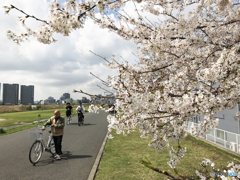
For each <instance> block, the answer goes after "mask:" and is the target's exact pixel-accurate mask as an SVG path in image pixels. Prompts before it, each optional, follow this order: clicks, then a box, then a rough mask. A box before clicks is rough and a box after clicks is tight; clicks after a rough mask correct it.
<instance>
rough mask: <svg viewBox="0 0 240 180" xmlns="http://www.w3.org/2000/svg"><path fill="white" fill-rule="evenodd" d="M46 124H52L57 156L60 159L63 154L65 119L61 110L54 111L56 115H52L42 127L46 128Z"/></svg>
mask: <svg viewBox="0 0 240 180" xmlns="http://www.w3.org/2000/svg"><path fill="white" fill-rule="evenodd" d="M46 125H51V131H52V136H53V140H54V144H55V150H56V154H55V156H54V157H55V158H56V159H57V160H60V159H61V157H60V155H62V138H63V133H64V130H63V129H64V125H65V119H64V118H63V117H61V116H60V111H59V110H56V111H54V116H52V117H51V118H50V119H49V120H48V121H47V122H46V123H45V124H44V125H43V127H42V130H45V126H46Z"/></svg>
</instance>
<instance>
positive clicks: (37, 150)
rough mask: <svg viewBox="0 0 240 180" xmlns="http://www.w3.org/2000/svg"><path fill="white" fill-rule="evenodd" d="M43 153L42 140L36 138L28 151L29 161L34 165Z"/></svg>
mask: <svg viewBox="0 0 240 180" xmlns="http://www.w3.org/2000/svg"><path fill="white" fill-rule="evenodd" d="M42 153H43V145H42V142H41V141H39V140H37V141H35V142H34V143H33V145H32V147H31V148H30V151H29V161H30V162H31V163H32V164H33V165H35V164H36V163H37V162H38V161H39V159H40V158H41V156H42Z"/></svg>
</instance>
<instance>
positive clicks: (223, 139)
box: [185, 122, 240, 154]
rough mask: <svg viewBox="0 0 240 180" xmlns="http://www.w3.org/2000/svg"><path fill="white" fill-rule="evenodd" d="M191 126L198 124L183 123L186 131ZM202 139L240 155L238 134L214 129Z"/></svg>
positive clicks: (239, 137)
mask: <svg viewBox="0 0 240 180" xmlns="http://www.w3.org/2000/svg"><path fill="white" fill-rule="evenodd" d="M192 125H194V126H198V124H197V123H194V122H187V123H185V126H187V130H188V131H189V129H190V127H191V126H192ZM203 138H204V139H206V140H208V141H211V142H214V143H216V144H218V145H221V146H223V147H225V148H227V149H229V150H231V151H234V152H237V153H239V154H240V135H239V134H236V133H232V132H229V131H225V130H223V129H218V128H215V129H213V130H211V131H209V133H208V134H206V136H205V137H203Z"/></svg>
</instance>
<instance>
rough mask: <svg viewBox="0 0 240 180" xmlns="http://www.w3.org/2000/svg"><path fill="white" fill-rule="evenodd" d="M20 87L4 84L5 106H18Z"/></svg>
mask: <svg viewBox="0 0 240 180" xmlns="http://www.w3.org/2000/svg"><path fill="white" fill-rule="evenodd" d="M18 94H19V85H18V84H3V99H2V101H3V102H2V103H3V105H17V104H18Z"/></svg>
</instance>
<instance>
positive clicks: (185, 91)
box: [4, 0, 240, 167]
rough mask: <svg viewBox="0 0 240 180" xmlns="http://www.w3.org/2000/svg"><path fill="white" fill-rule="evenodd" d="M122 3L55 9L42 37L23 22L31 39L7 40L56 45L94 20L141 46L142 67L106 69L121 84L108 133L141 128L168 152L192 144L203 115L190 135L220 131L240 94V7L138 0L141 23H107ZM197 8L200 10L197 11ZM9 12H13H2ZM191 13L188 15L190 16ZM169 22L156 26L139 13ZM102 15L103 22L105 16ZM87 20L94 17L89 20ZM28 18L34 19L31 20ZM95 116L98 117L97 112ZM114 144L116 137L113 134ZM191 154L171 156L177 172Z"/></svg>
mask: <svg viewBox="0 0 240 180" xmlns="http://www.w3.org/2000/svg"><path fill="white" fill-rule="evenodd" d="M126 2H127V1H124V0H116V1H111V0H93V1H92V0H91V1H90V0H87V1H84V2H83V1H76V0H71V1H66V2H65V3H64V4H61V3H59V2H58V0H52V1H50V2H49V17H48V19H47V20H44V21H42V22H41V25H40V26H39V28H38V29H36V30H31V29H29V28H28V27H27V26H26V25H25V22H26V19H23V18H20V19H19V20H20V21H21V22H22V24H23V26H24V27H26V30H27V31H26V33H23V34H22V35H16V34H15V33H13V32H12V31H10V30H8V31H7V34H8V37H9V38H10V39H12V40H14V41H15V42H17V43H19V42H22V41H24V40H25V39H24V38H26V37H28V36H30V35H33V36H35V37H36V38H37V39H38V40H39V41H40V42H42V43H52V42H55V41H56V40H55V39H54V38H53V37H52V36H53V34H54V33H61V34H63V35H66V36H67V35H69V33H70V32H72V31H73V30H75V29H80V28H83V27H84V23H85V22H86V21H87V20H88V19H92V20H94V22H95V23H96V24H98V25H99V27H100V28H106V29H109V31H112V32H115V33H117V34H118V35H119V36H120V37H121V38H122V39H125V40H132V41H133V42H135V43H136V45H138V50H139V51H138V54H137V55H136V56H137V57H138V62H137V64H134V65H133V64H130V63H128V62H123V63H119V62H117V61H116V60H115V59H114V57H113V58H112V59H111V61H109V63H108V64H106V66H107V67H109V68H111V69H115V70H116V71H117V72H118V73H119V75H118V77H117V78H113V77H109V78H108V80H109V86H111V87H112V88H114V89H116V90H117V92H116V93H115V97H116V98H117V108H118V109H117V110H118V114H117V115H116V116H115V117H114V116H108V121H109V126H108V129H109V132H111V131H112V129H116V130H117V133H119V134H120V133H122V134H127V133H130V132H131V131H132V130H133V129H136V128H137V127H138V128H139V130H140V133H141V137H142V138H149V137H151V138H152V140H151V142H150V143H149V145H150V146H152V147H154V148H155V149H156V150H162V149H165V148H168V147H169V142H170V141H175V142H179V141H180V140H183V139H185V138H186V136H187V134H188V131H187V128H186V126H185V123H186V122H187V121H188V119H189V118H191V117H193V116H200V115H204V122H201V123H200V124H199V126H198V127H192V128H191V129H190V133H191V134H192V135H193V136H194V137H196V138H197V137H201V136H204V135H205V134H206V133H208V132H209V131H210V130H211V129H213V128H216V127H217V124H218V119H214V118H213V115H214V114H217V113H218V112H220V111H222V110H224V109H226V108H229V109H231V108H234V107H235V106H236V105H237V103H238V102H239V100H240V98H239V94H240V83H239V78H240V72H239V65H240V31H239V28H240V24H239V22H240V13H239V12H240V6H239V2H238V1H235V0H209V1H205V0H184V1H183V0H179V1H175V0H173V1H167V0H133V1H132V3H134V4H135V5H136V3H141V4H140V5H141V9H136V11H137V14H138V17H134V16H130V15H128V14H127V15H125V13H124V12H121V9H120V10H119V11H118V13H117V15H118V22H116V20H115V19H114V16H108V13H109V11H110V10H116V11H117V10H118V8H123V6H124V4H125V3H126ZM193 6H194V8H193ZM4 8H5V10H6V13H9V11H10V10H12V9H14V6H9V7H4ZM188 8H189V9H191V11H190V12H189V13H188V14H187V15H186V9H188ZM140 12H143V13H146V12H147V13H151V14H153V15H155V16H159V15H161V16H164V17H165V19H164V20H161V21H156V22H151V20H149V19H148V18H145V17H144V16H141V13H140ZM99 16H100V17H99ZM87 17H88V18H87ZM28 18H29V17H28ZM89 111H90V112H98V108H95V107H93V106H91V108H89ZM109 137H112V136H110V135H109ZM184 152H185V151H181V153H177V154H174V153H171V154H172V157H171V161H170V163H169V165H170V166H171V167H174V166H175V165H176V162H177V161H178V160H180V159H181V158H182V157H183V155H184Z"/></svg>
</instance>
